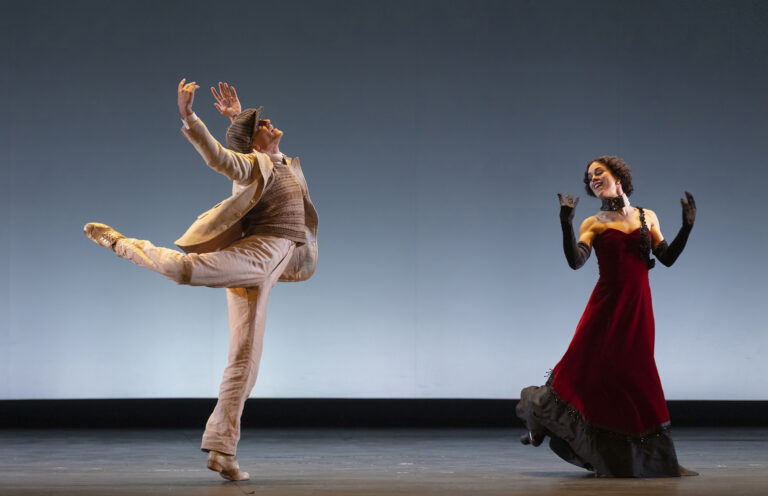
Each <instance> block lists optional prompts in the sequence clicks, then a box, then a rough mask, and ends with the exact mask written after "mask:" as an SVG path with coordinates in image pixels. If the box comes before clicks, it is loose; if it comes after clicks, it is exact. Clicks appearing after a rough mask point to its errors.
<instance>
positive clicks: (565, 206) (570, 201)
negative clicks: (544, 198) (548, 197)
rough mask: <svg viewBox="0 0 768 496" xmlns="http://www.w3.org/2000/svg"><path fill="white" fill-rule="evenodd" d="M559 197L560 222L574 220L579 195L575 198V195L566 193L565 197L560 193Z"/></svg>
mask: <svg viewBox="0 0 768 496" xmlns="http://www.w3.org/2000/svg"><path fill="white" fill-rule="evenodd" d="M557 199H558V200H560V222H568V223H571V222H573V214H574V210H576V205H578V204H579V197H578V196H577V197H575V198H574V196H573V195H565V198H563V194H562V193H558V194H557Z"/></svg>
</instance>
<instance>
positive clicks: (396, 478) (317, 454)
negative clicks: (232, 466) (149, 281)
mask: <svg viewBox="0 0 768 496" xmlns="http://www.w3.org/2000/svg"><path fill="white" fill-rule="evenodd" d="M200 434H201V431H199V430H195V431H191V430H12V431H9V430H0V495H3V496H6V495H32V494H35V495H38V494H50V495H55V496H67V495H74V494H77V495H80V494H89V495H99V496H102V495H134V494H164V495H190V496H192V495H195V496H196V495H242V494H255V495H303V494H313V495H360V496H365V495H384V494H399V495H421V494H430V495H432V494H434V495H468V494H482V495H497V494H498V495H502V494H504V495H522V494H531V495H538V496H546V495H555V494H558V495H559V494H562V495H595V494H597V495H631V494H632V495H634V494H655V495H667V494H669V495H696V496H701V495H726V496H738V495H766V494H768V428H748V429H747V428H724V429H693V428H690V429H685V428H678V429H675V430H674V431H673V436H674V439H675V444H676V447H677V452H678V457H679V459H680V461H681V462H682V464H683V465H685V466H686V467H688V468H690V469H693V470H697V471H698V472H700V473H701V475H700V476H698V477H685V478H679V479H678V478H675V479H608V478H599V479H595V478H594V477H592V476H590V474H589V473H587V472H586V471H584V470H581V469H579V468H577V467H573V466H571V465H568V464H567V463H565V462H563V461H561V460H560V459H559V458H557V456H556V455H555V454H554V453H552V452H551V451H550V450H549V448H547V447H546V446H541V447H539V448H531V447H527V446H522V445H521V444H520V443H519V442H518V440H517V438H518V436H519V435H520V434H521V432H518V431H517V430H479V429H472V430H450V429H435V430H430V429H403V430H396V429H381V430H376V429H365V430H358V429H355V430H353V429H346V430H343V429H341V430H340V429H327V430H303V429H294V430H286V429H279V430H278V429H270V430H247V431H245V432H244V434H243V439H242V441H241V443H240V451H239V453H238V458H239V459H240V466H241V468H242V469H243V470H246V471H248V472H250V474H251V480H250V481H247V482H242V483H232V482H226V481H224V480H223V479H221V478H220V477H219V475H218V474H216V473H215V472H211V471H209V470H207V469H206V468H205V454H204V453H202V452H201V451H199V449H198V448H199V441H200Z"/></svg>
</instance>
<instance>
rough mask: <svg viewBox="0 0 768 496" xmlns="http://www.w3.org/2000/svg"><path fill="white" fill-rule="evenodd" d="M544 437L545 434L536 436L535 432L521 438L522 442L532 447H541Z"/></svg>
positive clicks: (527, 433)
mask: <svg viewBox="0 0 768 496" xmlns="http://www.w3.org/2000/svg"><path fill="white" fill-rule="evenodd" d="M544 437H545V436H544V435H543V434H534V433H533V431H528V432H526V433H525V434H523V435H522V436H520V442H521V443H523V444H525V445H526V446H527V445H529V444H530V445H531V446H539V445H541V443H543V442H544Z"/></svg>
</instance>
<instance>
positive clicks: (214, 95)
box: [211, 86, 221, 103]
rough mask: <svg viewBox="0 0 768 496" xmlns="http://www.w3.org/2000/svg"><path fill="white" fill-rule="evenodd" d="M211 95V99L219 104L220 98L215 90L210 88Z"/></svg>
mask: <svg viewBox="0 0 768 496" xmlns="http://www.w3.org/2000/svg"><path fill="white" fill-rule="evenodd" d="M211 93H213V97H214V98H215V99H216V101H217V102H219V103H221V97H220V96H219V94H218V93H216V88H214V87H213V86H211Z"/></svg>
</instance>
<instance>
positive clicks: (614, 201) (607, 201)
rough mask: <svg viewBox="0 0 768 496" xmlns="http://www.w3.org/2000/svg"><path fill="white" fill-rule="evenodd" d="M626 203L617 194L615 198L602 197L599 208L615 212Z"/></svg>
mask: <svg viewBox="0 0 768 496" xmlns="http://www.w3.org/2000/svg"><path fill="white" fill-rule="evenodd" d="M626 205H627V204H626V203H624V197H623V196H617V197H616V198H603V204H602V205H600V210H604V211H607V212H616V211H618V210H621V209H622V208H624V207H625V206H626Z"/></svg>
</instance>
